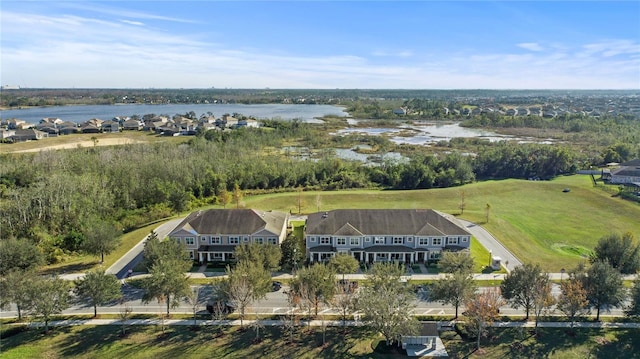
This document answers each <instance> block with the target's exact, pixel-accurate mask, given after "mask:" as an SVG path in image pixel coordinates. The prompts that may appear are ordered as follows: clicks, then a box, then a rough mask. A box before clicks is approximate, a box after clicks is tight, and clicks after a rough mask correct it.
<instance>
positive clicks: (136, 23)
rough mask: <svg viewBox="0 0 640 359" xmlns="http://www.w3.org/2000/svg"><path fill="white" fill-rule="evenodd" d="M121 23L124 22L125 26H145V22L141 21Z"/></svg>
mask: <svg viewBox="0 0 640 359" xmlns="http://www.w3.org/2000/svg"><path fill="white" fill-rule="evenodd" d="M120 22H123V23H125V24H129V25H135V26H144V23H143V22H140V21H132V20H120Z"/></svg>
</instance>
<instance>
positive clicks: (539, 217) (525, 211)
mask: <svg viewBox="0 0 640 359" xmlns="http://www.w3.org/2000/svg"><path fill="white" fill-rule="evenodd" d="M564 188H570V189H571V191H570V192H568V193H564V192H563V191H562V190H563V189H564ZM460 191H464V192H465V201H466V208H465V211H464V214H463V215H460V216H459V217H460V218H464V219H467V220H470V221H473V222H476V223H479V224H482V225H483V226H485V228H486V229H487V230H489V231H490V232H491V233H492V234H493V235H494V236H495V237H496V238H498V239H499V240H500V241H501V242H502V243H503V244H504V245H505V246H506V247H507V248H509V250H511V252H513V253H514V254H515V255H516V256H517V257H518V258H520V260H522V261H523V262H528V261H530V262H537V263H540V264H541V265H542V266H543V267H544V268H545V269H546V270H549V271H553V272H559V271H560V269H561V268H565V269H567V270H569V269H571V268H573V267H575V266H576V265H577V264H578V263H580V262H582V261H585V260H586V258H585V256H584V255H585V254H586V253H588V252H589V251H590V250H591V249H593V247H594V246H595V244H596V243H597V241H598V239H599V238H600V237H602V236H604V235H606V234H608V233H610V232H612V231H616V232H627V231H630V232H632V233H633V234H635V235H636V237H640V220H639V219H640V205H638V204H637V203H632V202H628V201H624V200H622V199H620V198H617V197H613V196H612V195H611V194H609V193H607V192H605V191H602V190H599V189H596V188H594V187H593V186H592V183H591V180H590V178H589V177H588V176H580V175H574V176H566V177H559V178H557V179H555V180H553V181H525V180H514V179H509V180H501V181H485V182H477V183H473V184H469V185H466V186H462V187H455V188H443V189H429V190H413V191H379V190H362V191H358V190H350V191H334V192H304V194H303V195H304V200H305V203H306V204H307V207H306V208H303V212H304V211H306V212H315V211H316V210H317V208H316V206H315V205H312V204H313V203H315V198H316V196H317V195H318V194H319V195H320V197H321V203H322V205H321V208H320V210H332V209H338V208H433V209H437V210H440V211H443V212H447V213H451V214H456V215H457V214H459V213H460V210H459V209H458V204H459V202H460ZM297 196H298V194H297V193H278V194H270V195H259V196H251V197H246V198H245V200H244V201H245V207H248V208H259V209H263V210H270V209H271V210H282V211H290V210H291V211H294V212H297V207H296V200H297ZM487 203H488V204H490V205H491V212H490V216H489V223H484V222H485V218H486V217H485V208H486V204H487Z"/></svg>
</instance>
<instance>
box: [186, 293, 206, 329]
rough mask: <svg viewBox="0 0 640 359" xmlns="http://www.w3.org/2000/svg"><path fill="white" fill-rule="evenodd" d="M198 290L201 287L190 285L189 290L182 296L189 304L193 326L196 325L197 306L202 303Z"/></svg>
mask: <svg viewBox="0 0 640 359" xmlns="http://www.w3.org/2000/svg"><path fill="white" fill-rule="evenodd" d="M200 290H201V287H198V286H196V287H192V288H191V290H190V291H189V292H188V293H187V294H186V295H185V296H184V301H185V302H186V303H187V304H189V307H190V308H191V310H192V312H193V326H194V327H196V326H197V325H198V321H197V319H196V318H197V314H198V308H200V306H201V305H202V301H201V300H200Z"/></svg>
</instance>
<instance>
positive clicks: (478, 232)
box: [458, 218, 522, 272]
mask: <svg viewBox="0 0 640 359" xmlns="http://www.w3.org/2000/svg"><path fill="white" fill-rule="evenodd" d="M458 221H460V223H462V225H463V226H464V227H465V228H466V229H467V230H468V231H469V232H471V234H472V235H473V236H474V237H476V239H477V240H478V242H480V244H482V245H483V246H484V247H485V248H486V249H487V250H488V251H490V252H491V255H492V256H494V257H495V256H497V257H500V258H502V265H503V266H504V267H505V268H507V271H509V272H511V271H512V270H513V269H515V267H517V266H521V265H522V262H521V261H520V260H519V259H518V258H517V257H516V256H514V255H513V253H511V252H509V250H508V249H507V248H505V246H503V245H502V243H500V241H498V240H497V239H496V238H495V237H494V236H492V235H491V233H489V232H488V231H487V230H486V229H484V228H482V227H480V226H479V225H477V224H475V223H473V222H469V221H465V220H463V219H459V218H458ZM488 263H489V258H487V264H488Z"/></svg>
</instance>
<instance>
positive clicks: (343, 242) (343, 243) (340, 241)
mask: <svg viewBox="0 0 640 359" xmlns="http://www.w3.org/2000/svg"><path fill="white" fill-rule="evenodd" d="M346 245H347V239H346V238H336V246H346Z"/></svg>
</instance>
